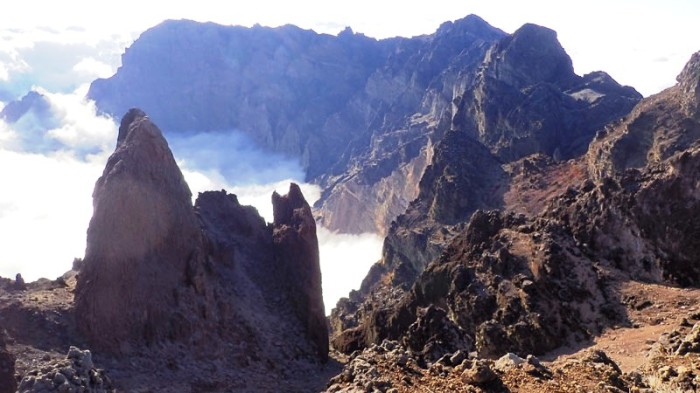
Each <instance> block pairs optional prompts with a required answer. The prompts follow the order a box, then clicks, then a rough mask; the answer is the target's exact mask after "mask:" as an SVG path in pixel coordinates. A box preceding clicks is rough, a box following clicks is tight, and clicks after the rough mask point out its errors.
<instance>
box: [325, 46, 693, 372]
mask: <svg viewBox="0 0 700 393" xmlns="http://www.w3.org/2000/svg"><path fill="white" fill-rule="evenodd" d="M697 58H698V57H697V55H694V56H693V58H692V59H691V62H690V63H689V64H688V66H686V69H685V70H684V71H683V73H682V74H681V76H679V84H678V85H677V86H676V87H673V88H671V89H669V90H667V91H665V92H662V93H660V94H659V95H657V96H653V97H650V98H648V99H645V100H643V101H642V102H641V103H640V104H639V105H638V106H637V107H636V108H635V109H634V110H633V111H632V112H631V114H630V115H628V116H627V117H626V118H624V119H623V120H622V121H620V122H617V123H614V124H612V125H611V126H609V127H608V128H607V129H606V132H603V133H600V134H599V135H598V136H597V137H596V140H595V141H594V142H593V143H591V146H590V149H589V151H588V153H587V154H586V155H585V156H583V157H581V158H579V159H577V160H570V161H568V162H566V163H561V164H555V163H551V162H550V161H547V160H542V159H541V158H538V157H530V158H528V160H526V161H524V162H523V163H522V165H523V167H524V169H523V173H525V175H523V176H524V177H521V175H518V176H514V177H511V178H510V182H515V181H519V182H524V183H537V182H543V183H548V184H544V185H536V187H535V188H538V187H539V188H538V190H539V191H542V192H543V191H547V192H546V193H544V192H543V194H547V195H545V196H544V197H543V198H544V202H542V203H543V204H544V209H542V210H540V211H537V210H532V211H530V212H529V213H528V214H527V215H526V214H516V213H513V212H508V210H509V209H510V208H511V206H509V205H507V204H506V203H505V201H503V202H504V204H503V206H502V208H503V209H504V210H505V211H501V212H497V211H491V212H484V211H477V212H476V213H475V214H474V215H473V216H471V219H470V220H469V221H468V223H467V224H466V225H461V226H460V225H452V226H451V227H447V228H451V229H450V231H452V232H453V233H454V235H453V236H452V237H447V238H446V239H445V240H446V241H445V242H444V243H443V244H442V246H437V247H436V248H435V249H436V250H439V251H438V253H437V256H436V257H435V258H432V259H431V260H430V261H428V263H427V266H426V267H425V268H424V269H423V270H421V271H419V274H418V275H417V276H415V275H405V276H402V277H404V280H403V281H402V282H401V285H400V286H397V285H396V284H391V285H387V282H390V279H392V280H396V278H397V277H399V276H400V275H399V274H398V272H401V271H405V269H404V270H401V269H396V268H395V267H396V265H391V264H389V265H387V264H386V261H387V260H391V259H387V254H385V257H384V259H383V260H382V262H380V264H378V265H376V266H375V268H373V269H372V271H371V272H370V275H369V276H368V277H367V279H366V280H365V286H364V287H363V289H362V290H361V291H360V292H358V293H354V294H351V297H350V298H349V299H345V300H342V301H341V302H339V304H338V307H337V309H336V310H334V312H333V315H332V318H331V324H332V327H333V328H334V333H335V336H334V338H333V341H332V342H333V345H334V346H335V347H336V348H338V349H340V350H342V351H353V350H356V349H361V348H363V347H365V346H367V345H369V344H371V343H380V342H381V341H382V340H383V339H393V340H398V341H399V342H400V343H402V345H404V346H405V347H406V348H409V349H411V350H413V351H414V353H418V354H419V356H420V357H421V358H423V359H425V361H428V362H432V361H436V360H437V359H438V358H439V357H441V356H443V355H444V354H445V353H447V354H451V353H452V352H453V351H456V350H461V351H464V352H467V351H476V352H477V353H478V356H480V357H487V358H495V357H498V356H501V355H503V354H505V353H507V352H515V353H518V354H521V355H523V356H525V355H527V354H529V353H534V354H537V353H543V352H547V351H549V350H552V349H554V348H558V347H560V346H561V345H564V344H566V343H568V342H572V341H570V340H575V341H581V340H585V339H587V338H589V337H591V336H592V335H598V334H600V333H601V332H602V331H603V330H604V329H605V328H606V327H607V326H614V325H619V324H629V323H631V322H630V319H629V316H628V313H629V312H632V311H633V309H630V308H629V305H628V302H629V299H626V298H625V296H623V294H622V293H621V290H620V288H621V287H622V286H624V285H628V283H630V282H635V281H641V282H647V283H649V282H655V283H666V284H673V285H682V286H689V285H690V286H696V285H697V284H698V282H699V281H698V278H699V277H700V267H699V266H698V264H697V263H696V260H695V259H694V257H693V256H696V255H697V252H698V245H697V240H696V239H697V236H698V231H697V226H696V225H694V224H693V222H694V217H696V215H697V214H698V206H700V204H699V203H698V197H697V192H696V187H695V186H694V185H695V184H697V181H698V176H699V175H698V174H699V171H698V168H699V166H698V165H700V159H699V158H700V155H698V144H697V136H695V135H694V126H693V124H695V123H694V121H695V120H694V119H696V118H697V116H698V113H697V109H695V110H693V109H692V108H693V104H692V103H693V102H694V101H693V100H694V99H695V91H696V90H695V89H694V88H693V87H696V86H698V81H697V80H694V79H693V76H694V75H697V69H698V65H697V62H696V60H697ZM660 108H664V110H663V111H662V110H661V109H660ZM689 108H691V109H689ZM639 119H644V120H643V121H640V120H639ZM633 132H634V133H637V135H647V136H648V138H646V141H647V142H646V144H639V143H633V144H625V143H623V142H620V141H622V140H625V139H626V140H628V141H638V139H637V138H634V137H632V136H630V133H633ZM693 140H694V141H693ZM436 150H437V149H436ZM659 151H663V152H665V153H664V154H653V153H650V152H659ZM635 154H636V155H637V156H638V157H643V159H640V160H639V161H635V165H629V166H627V167H624V166H616V164H615V163H616V162H625V159H624V158H625V157H630V156H631V155H635ZM483 161H484V160H483V159H482V160H481V162H483ZM626 162H628V163H629V162H630V161H626ZM540 165H541V166H542V167H541V168H540V167H539V166H540ZM586 167H588V168H590V170H589V171H586V170H585V168H586ZM582 168H583V169H582ZM601 168H604V170H601ZM482 171H483V170H482ZM577 171H581V172H582V173H580V174H578V175H577V176H578V177H579V178H580V179H581V181H580V182H576V183H573V184H572V183H571V182H569V181H568V180H567V179H565V178H562V176H570V175H571V174H573V173H576V172H577ZM429 172H430V170H427V171H426V176H424V179H423V180H424V181H425V183H424V182H423V181H422V182H421V187H422V188H423V187H424V186H427V185H428V184H431V185H432V186H431V188H432V189H438V188H439V184H440V182H441V180H439V179H440V177H433V178H432V179H429V178H428V177H427V174H428V173H429ZM457 173H460V172H457ZM528 173H529V174H528ZM534 174H537V175H536V176H535V175H534ZM453 177H454V176H453ZM429 180H431V181H429ZM562 185H563V186H562ZM514 186H518V185H513V184H511V185H510V186H509V187H514ZM518 187H520V186H518ZM518 189H525V190H526V189H527V187H521V188H518ZM458 194H460V193H458ZM421 195H424V196H428V195H434V194H430V193H427V192H426V193H422V194H421ZM531 195H534V194H531ZM428 200H430V199H428ZM432 200H433V201H439V200H438V199H432ZM423 201H424V200H423V199H421V198H418V200H417V201H416V202H414V204H412V206H414V205H415V206H418V205H419V204H420V203H421V202H423ZM443 203H446V204H445V206H447V207H449V206H451V204H453V203H454V201H453V200H451V199H444V200H443ZM426 206H432V207H431V209H425V208H424V209H423V211H427V213H426V215H424V216H423V217H422V218H421V219H420V220H419V221H418V222H419V223H425V222H429V219H430V217H431V214H433V215H432V217H433V218H434V217H436V216H435V215H434V212H435V211H436V210H435V208H434V205H430V204H428V205H426ZM440 210H444V208H443V209H438V210H437V211H440ZM447 211H450V210H449V209H448V210H447ZM409 212H410V209H409ZM426 218H427V219H426ZM397 223H398V224H401V219H399V220H397ZM412 225H414V226H413V227H415V223H414V224H412ZM410 227H412V226H407V228H410ZM418 227H419V228H420V226H418ZM441 228H442V229H441V230H442V231H443V233H446V232H447V230H446V229H445V228H446V227H444V226H443V227H441ZM392 230H393V228H392ZM388 239H390V237H389V238H388ZM387 242H388V241H387ZM387 249H390V248H389V247H388V246H387V245H386V244H385V251H386V250H387ZM405 277H408V279H405ZM379 299H382V301H383V302H380V301H379ZM387 299H388V300H387ZM441 313H444V317H442V322H439V323H430V322H429V320H432V319H435V318H438V316H439V315H442V314H441ZM429 315H432V317H429ZM438 319H440V318H438ZM426 329H427V330H426ZM445 331H453V332H458V336H459V337H462V338H463V339H462V340H447V341H446V340H444V339H441V338H440V337H443V336H444V334H445V333H444V332H445ZM426 337H432V338H427V339H426ZM447 344H449V345H447Z"/></svg>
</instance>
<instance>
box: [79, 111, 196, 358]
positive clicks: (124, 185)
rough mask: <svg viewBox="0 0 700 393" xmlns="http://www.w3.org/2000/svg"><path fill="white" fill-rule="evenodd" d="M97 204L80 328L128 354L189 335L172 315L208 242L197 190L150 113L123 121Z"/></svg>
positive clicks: (97, 342)
mask: <svg viewBox="0 0 700 393" xmlns="http://www.w3.org/2000/svg"><path fill="white" fill-rule="evenodd" d="M93 199H94V202H93V205H94V213H93V217H92V220H91V221H90V226H89V228H88V237H87V248H86V251H85V259H84V267H83V270H82V272H81V274H80V278H79V280H78V285H77V288H76V314H77V316H78V318H77V320H78V323H79V327H80V328H81V329H82V331H83V332H84V333H85V334H86V335H87V336H88V337H90V338H91V340H92V341H93V342H94V343H95V345H96V346H99V347H104V348H107V349H110V350H122V351H127V352H128V351H129V350H130V346H131V345H134V346H138V345H143V344H148V343H153V342H157V341H160V340H162V339H163V338H165V337H177V336H178V335H179V334H181V333H182V332H177V331H176V330H177V329H178V328H177V325H178V323H177V321H176V320H175V319H174V318H177V314H176V313H174V312H172V311H170V310H173V309H177V307H178V298H177V297H178V294H177V290H178V288H180V287H181V285H182V284H183V283H184V282H185V281H186V280H187V279H188V278H187V274H186V273H187V271H188V266H192V265H196V264H197V263H200V262H201V261H195V259H196V258H197V257H198V255H197V251H198V250H199V249H200V248H201V242H202V239H201V235H200V229H199V224H198V222H197V218H196V216H195V214H194V211H193V209H192V202H191V192H190V189H189V187H188V186H187V183H186V182H185V179H184V177H183V175H182V172H180V169H179V168H178V166H177V164H176V162H175V159H174V157H173V155H172V153H171V152H170V149H169V147H168V144H167V142H166V140H165V138H164V137H163V134H162V133H161V131H160V130H159V129H158V127H157V126H156V125H155V124H153V123H152V122H151V121H150V120H149V119H148V117H146V116H145V113H144V112H143V111H140V110H138V109H132V110H130V111H129V112H128V113H127V114H126V115H125V116H124V118H123V119H122V123H121V127H120V133H119V142H118V145H117V148H116V150H115V152H114V153H113V154H112V156H111V157H110V158H109V160H108V162H107V166H106V167H105V170H104V172H103V175H102V177H100V179H99V180H98V181H97V184H96V185H95V191H94V193H93ZM144 299H149V301H147V302H144ZM125 346H126V347H125Z"/></svg>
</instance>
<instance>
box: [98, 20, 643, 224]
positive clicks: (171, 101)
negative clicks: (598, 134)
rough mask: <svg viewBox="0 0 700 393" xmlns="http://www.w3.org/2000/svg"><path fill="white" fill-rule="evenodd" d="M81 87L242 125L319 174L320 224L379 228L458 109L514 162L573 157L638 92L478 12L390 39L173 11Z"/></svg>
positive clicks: (124, 103) (166, 121) (210, 123)
mask: <svg viewBox="0 0 700 393" xmlns="http://www.w3.org/2000/svg"><path fill="white" fill-rule="evenodd" d="M88 96H89V97H90V98H92V99H94V100H95V101H96V104H97V107H98V108H99V109H100V110H101V111H104V112H106V113H109V114H113V115H115V114H117V115H118V114H121V113H123V112H124V111H125V110H126V109H128V108H129V107H131V106H138V107H141V108H144V110H145V111H147V112H148V113H149V114H150V115H151V116H152V118H153V119H154V120H155V121H157V122H158V123H159V124H161V125H162V127H163V129H165V130H167V131H166V132H184V131H195V132H205V131H218V132H226V130H231V129H238V130H241V131H243V132H245V133H248V134H249V135H250V136H251V138H252V139H253V140H254V141H255V142H256V143H258V144H259V145H260V146H262V147H264V148H268V149H272V150H274V151H277V152H282V153H284V154H286V155H289V156H290V157H294V158H297V159H299V160H300V161H301V163H302V165H303V167H304V169H305V170H306V173H307V180H309V181H312V182H315V183H318V184H319V185H321V187H322V189H323V194H322V198H321V200H320V201H319V202H318V203H317V205H316V212H317V213H316V214H317V219H318V220H319V222H320V223H321V224H322V225H324V226H326V227H328V228H330V229H333V230H339V231H342V232H351V233H360V232H375V233H380V234H384V233H387V232H388V229H389V226H390V223H391V222H392V221H393V220H394V219H395V218H396V217H397V216H398V215H399V214H401V213H403V212H404V211H405V209H406V208H407V207H408V205H409V203H410V202H411V201H412V200H413V199H414V198H416V197H417V196H418V183H419V181H420V178H421V177H422V176H423V172H424V171H425V169H426V167H427V166H428V165H430V164H431V157H432V148H433V146H435V145H436V144H437V143H438V142H439V140H440V139H441V137H442V135H444V133H445V132H446V131H447V130H449V129H451V128H453V125H452V124H453V121H457V122H463V123H466V122H471V123H473V124H474V127H473V130H472V131H470V132H471V135H470V137H473V138H475V139H477V140H478V141H479V142H481V143H483V144H484V145H485V146H487V147H488V148H489V149H490V150H491V151H492V152H493V153H494V154H495V155H496V156H497V157H498V159H500V160H505V161H506V162H507V161H510V160H513V159H518V158H520V157H523V156H525V155H527V154H531V153H535V152H543V153H545V154H549V155H556V156H557V158H567V157H571V156H572V155H575V154H580V153H582V152H583V151H585V148H586V146H587V143H588V141H589V140H590V139H591V138H592V136H593V134H594V133H595V131H596V130H597V129H598V128H600V127H602V126H603V125H604V124H606V123H607V122H609V121H611V120H614V119H616V118H619V117H621V116H622V115H624V114H625V113H627V112H628V111H629V110H630V109H631V108H632V106H633V105H634V104H635V103H636V102H637V101H638V100H639V99H640V98H641V96H640V95H639V94H638V93H637V92H636V91H634V89H632V88H627V87H621V86H620V85H618V84H617V83H616V82H614V81H613V80H612V78H610V77H609V76H608V75H607V74H605V73H602V72H599V73H594V74H591V75H588V76H585V77H579V76H577V75H575V74H574V72H573V67H572V65H571V59H570V58H569V57H568V55H566V53H565V51H564V50H563V49H562V48H561V45H559V43H558V42H557V40H556V33H554V32H553V31H551V30H549V29H546V28H542V27H539V26H536V25H526V26H524V27H523V28H521V29H520V30H518V31H517V32H516V33H514V34H513V35H509V34H506V33H504V32H503V31H501V30H499V29H497V28H494V27H492V26H490V25H489V24H488V23H486V22H485V21H483V20H482V19H481V18H479V17H477V16H474V15H470V16H467V17H466V18H463V19H460V20H457V21H454V22H446V23H444V24H442V25H441V26H440V27H439V28H438V29H437V31H436V32H435V33H433V34H430V35H423V36H417V37H413V38H391V39H384V40H375V39H372V38H369V37H366V36H364V35H362V34H354V33H353V32H352V30H350V29H346V30H345V31H343V32H341V33H340V34H339V35H338V36H330V35H325V34H316V33H315V32H313V31H309V30H302V29H300V28H298V27H295V26H289V25H288V26H282V27H278V28H266V27H260V26H255V27H252V28H244V27H235V26H220V25H215V24H212V23H206V24H202V23H196V22H192V21H167V22H164V23H162V24H160V25H159V26H156V27H154V28H152V29H150V30H148V31H146V32H145V33H143V34H142V35H141V37H140V38H139V39H138V40H136V41H135V42H134V44H133V45H132V46H131V47H130V48H128V49H127V50H126V52H125V54H124V55H123V58H122V66H121V67H120V68H119V70H118V71H117V73H116V74H115V75H114V76H112V77H110V78H107V79H101V80H96V81H95V82H94V83H93V84H92V85H91V87H90V91H89V93H88ZM533 111H534V113H535V115H534V117H533ZM456 117H459V119H456Z"/></svg>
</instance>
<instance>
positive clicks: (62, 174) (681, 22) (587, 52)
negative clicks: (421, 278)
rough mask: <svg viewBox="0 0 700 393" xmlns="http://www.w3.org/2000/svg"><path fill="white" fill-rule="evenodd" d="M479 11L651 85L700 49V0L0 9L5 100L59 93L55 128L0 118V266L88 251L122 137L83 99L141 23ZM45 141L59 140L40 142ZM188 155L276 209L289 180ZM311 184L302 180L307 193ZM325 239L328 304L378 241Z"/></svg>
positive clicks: (324, 28) (81, 1)
mask: <svg viewBox="0 0 700 393" xmlns="http://www.w3.org/2000/svg"><path fill="white" fill-rule="evenodd" d="M469 14H476V15H479V16H481V17H482V18H483V19H484V20H486V21H487V22H489V23H490V24H491V25H493V26H495V27H498V28H500V29H502V30H504V31H506V32H509V33H511V32H513V31H514V30H516V29H517V28H518V27H520V26H521V25H522V24H524V23H527V22H531V23H537V24H540V25H543V26H547V27H550V28H552V29H554V30H556V31H557V32H558V34H559V40H560V41H561V43H562V45H563V46H564V48H565V49H566V50H567V52H568V53H569V54H570V55H571V57H572V59H573V62H574V67H575V69H576V71H577V72H578V73H579V74H583V73H587V72H591V71H596V70H604V71H607V72H608V73H609V74H611V75H612V77H613V78H615V79H616V80H617V81H618V82H620V83H622V84H627V85H631V86H633V87H635V88H637V89H638V90H639V91H640V92H641V93H642V94H644V95H650V94H653V93H656V92H658V91H660V90H661V89H663V88H666V87H669V86H671V85H672V84H673V83H674V82H675V77H676V76H677V75H678V73H679V72H680V71H681V69H682V67H683V65H684V64H685V63H686V62H687V61H688V59H689V58H690V56H691V55H692V53H694V52H696V51H698V50H700V39H699V38H700V34H698V33H699V32H700V23H698V20H700V1H698V0H665V1H661V0H607V1H603V0H588V1H561V0H559V1H548V0H532V1H524V0H482V1H467V0H457V1H447V0H431V1H426V2H406V1H380V0H371V1H370V0H355V1H345V2H339V1H328V0H325V1H320V0H296V1H273V0H256V1H229V2H222V1H220V0H218V1H214V0H198V1H170V2H147V1H144V0H139V1H135V0H120V1H109V2H106V1H94V0H92V1H85V0H63V1H60V2H56V1H37V0H24V1H16V2H13V4H12V5H11V6H8V7H5V9H4V10H3V12H2V13H0V107H1V106H2V105H3V104H5V103H7V101H8V100H10V99H12V98H16V97H21V96H23V95H24V94H25V93H26V92H27V91H28V90H30V89H34V90H37V91H40V92H42V93H43V94H44V95H45V96H46V97H47V98H48V99H49V102H50V105H51V109H52V113H53V114H54V117H53V119H51V120H52V121H51V122H50V124H51V126H50V127H53V128H51V129H45V130H44V129H41V127H42V126H44V124H47V123H41V122H37V119H35V118H31V117H29V118H27V119H23V121H22V122H20V123H18V124H14V125H8V124H5V123H4V122H2V121H0V184H2V187H3V191H2V192H1V193H0V276H3V277H14V274H15V273H17V272H20V273H22V274H23V275H24V276H25V278H26V279H28V280H35V279H37V278H39V277H42V276H43V277H49V278H55V277H57V276H59V275H60V274H62V273H63V272H65V271H66V270H68V269H69V268H70V265H71V262H72V260H73V258H74V257H81V256H82V255H83V253H84V250H85V235H86V229H87V224H88V221H89V219H90V216H91V214H92V201H91V194H92V188H93V186H94V184H95V181H96V180H97V178H98V177H99V175H100V174H101V172H102V169H103V168H104V164H105V161H106V158H107V157H108V156H109V154H111V151H112V149H113V146H114V141H115V138H116V125H115V124H114V122H113V121H112V119H107V118H104V117H100V116H97V115H96V114H95V108H94V105H93V104H91V103H89V102H86V101H85V100H84V99H83V97H84V96H85V92H86V91H87V86H88V84H89V83H90V82H91V81H92V80H94V79H95V78H97V77H108V76H110V75H112V74H113V73H114V71H115V70H116V69H117V67H118V66H119V65H120V56H121V54H122V53H123V51H124V48H125V47H126V46H128V45H130V44H131V42H133V40H134V39H135V38H137V37H138V35H139V34H140V33H141V32H143V31H144V30H146V29H148V28H150V27H152V26H154V25H156V24H158V23H160V22H161V21H163V20H165V19H192V20H197V21H202V22H205V21H213V22H216V23H220V24H225V25H233V24H236V25H244V26H251V25H253V24H256V23H259V24H261V25H264V26H279V25H283V24H295V25H298V26H300V27H302V28H306V29H313V30H315V31H316V32H319V33H328V34H336V33H338V32H339V31H341V30H343V29H344V28H345V27H346V26H350V27H352V29H353V30H354V31H355V32H359V33H363V34H366V35H368V36H371V37H375V38H386V37H393V36H414V35H421V34H430V33H433V32H434V31H435V30H436V29H437V28H438V26H439V25H440V24H441V23H443V22H445V21H452V20H456V19H460V18H463V17H465V16H467V15H469ZM44 144H45V145H56V144H58V145H60V146H61V148H59V149H56V150H52V151H37V149H36V146H38V145H44ZM86 152H91V153H90V154H87V155H86ZM184 155H185V157H182V156H180V157H176V158H178V159H180V160H181V165H182V166H183V171H184V172H185V176H186V178H187V179H188V182H190V186H191V188H192V189H193V191H194V193H195V194H196V192H197V191H203V190H204V189H221V188H226V189H228V190H229V191H231V192H235V193H236V194H238V195H239V197H240V200H241V201H242V202H244V203H251V204H255V205H256V206H257V207H258V208H259V210H260V211H261V213H263V214H266V215H268V216H269V210H270V205H269V201H270V193H271V192H272V190H273V189H278V190H279V191H280V192H286V189H287V187H288V186H287V181H284V180H285V179H283V178H280V179H272V180H271V181H273V183H270V184H255V185H253V184H249V185H245V186H236V187H233V186H231V182H230V180H231V179H227V178H226V176H225V174H224V173H223V172H222V171H221V169H222V168H217V167H206V166H203V165H201V163H200V164H199V165H198V163H196V162H187V159H189V158H188V157H187V155H186V154H184ZM223 169H230V168H223ZM272 169H274V168H272ZM234 171H235V170H234ZM314 187H315V186H312V185H303V189H304V192H305V194H306V195H307V198H309V199H311V200H312V199H313V198H314V195H316V196H317V195H318V190H317V187H316V189H314ZM268 218H269V217H268ZM319 241H320V243H321V264H322V271H323V277H324V293H325V296H324V297H325V298H326V307H327V309H330V307H331V306H332V305H334V304H335V301H336V300H337V298H338V297H340V296H343V295H346V294H347V293H348V291H349V290H350V289H351V288H357V287H358V286H359V284H360V281H361V279H362V278H363V277H364V275H365V274H366V272H367V269H368V268H369V266H370V265H371V264H372V263H373V262H375V261H376V260H377V259H378V258H379V256H380V251H381V244H382V239H380V238H379V237H378V236H376V235H369V234H368V235H361V236H347V235H343V236H339V235H336V234H332V233H329V232H328V231H323V230H320V232H319Z"/></svg>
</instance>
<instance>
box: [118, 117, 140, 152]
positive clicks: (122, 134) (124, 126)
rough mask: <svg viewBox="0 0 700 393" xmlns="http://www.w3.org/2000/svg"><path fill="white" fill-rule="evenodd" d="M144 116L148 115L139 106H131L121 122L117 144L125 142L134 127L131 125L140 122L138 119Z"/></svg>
mask: <svg viewBox="0 0 700 393" xmlns="http://www.w3.org/2000/svg"><path fill="white" fill-rule="evenodd" d="M143 117H146V113H145V112H144V111H142V110H141V109H138V108H131V109H129V111H128V112H126V114H125V115H124V117H122V121H121V123H120V124H119V135H118V136H117V146H119V145H120V144H122V142H124V140H125V139H126V137H127V135H129V131H130V130H131V129H132V128H131V125H132V124H133V125H134V126H136V125H137V124H138V123H137V122H136V120H139V119H141V118H143Z"/></svg>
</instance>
